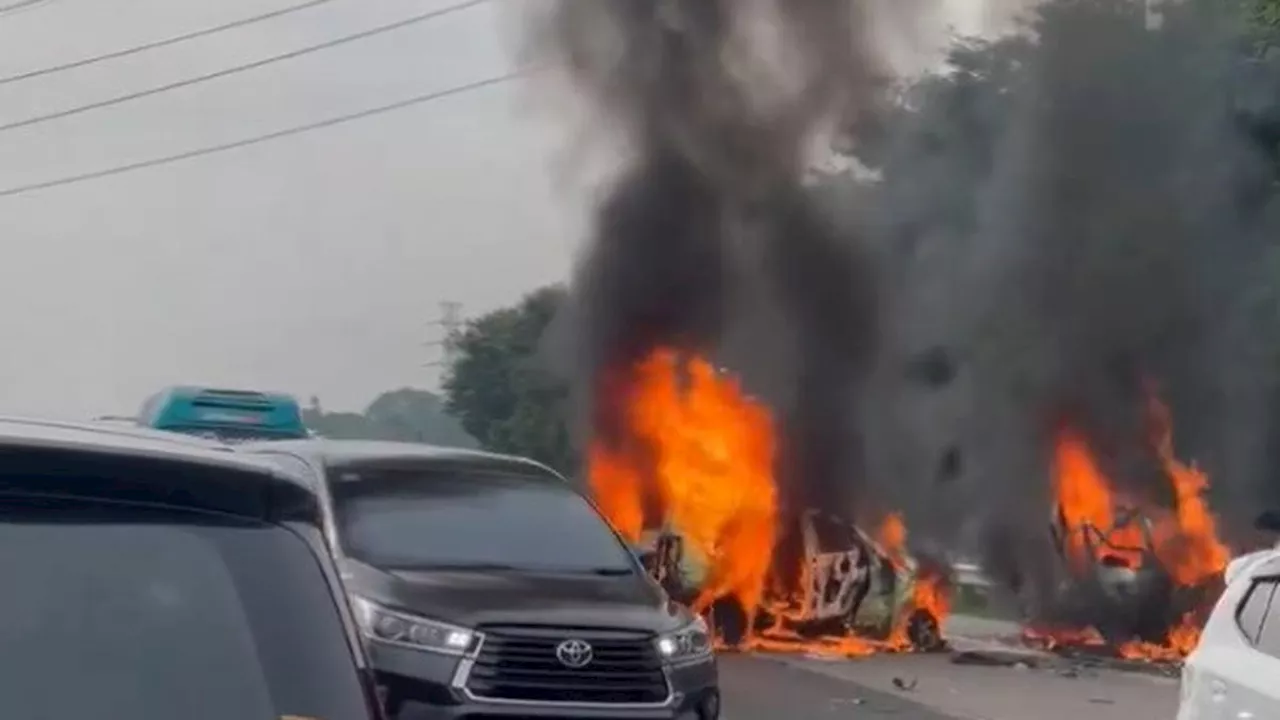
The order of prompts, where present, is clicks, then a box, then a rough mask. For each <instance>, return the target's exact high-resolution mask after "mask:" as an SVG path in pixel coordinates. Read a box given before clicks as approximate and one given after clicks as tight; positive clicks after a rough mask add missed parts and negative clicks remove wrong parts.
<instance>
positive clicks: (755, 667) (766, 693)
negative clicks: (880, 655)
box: [720, 655, 967, 720]
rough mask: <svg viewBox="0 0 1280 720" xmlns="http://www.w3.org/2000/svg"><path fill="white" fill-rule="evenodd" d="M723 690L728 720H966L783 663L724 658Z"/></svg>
mask: <svg viewBox="0 0 1280 720" xmlns="http://www.w3.org/2000/svg"><path fill="white" fill-rule="evenodd" d="M859 662H874V661H859ZM720 689H721V691H722V692H723V693H724V713H723V718H724V720H826V719H828V718H831V719H832V720H834V719H835V718H842V719H847V718H851V717H856V718H889V717H892V718H896V720H967V718H961V717H958V716H953V715H944V714H942V713H940V712H938V711H936V710H931V709H929V707H928V706H925V705H921V704H919V703H915V702H913V701H911V700H909V699H906V698H905V697H902V696H900V695H899V694H897V693H893V692H887V691H879V690H873V689H871V688H867V687H864V686H862V685H859V684H856V683H853V682H850V681H847V680H841V679H838V678H835V677H831V676H829V675H826V674H823V673H818V672H813V671H811V670H808V669H805V668H803V667H801V666H799V665H796V664H793V663H791V662H786V661H783V660H782V659H779V658H759V657H750V656H744V655H723V656H721V659H720Z"/></svg>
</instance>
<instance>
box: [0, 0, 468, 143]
mask: <svg viewBox="0 0 1280 720" xmlns="http://www.w3.org/2000/svg"><path fill="white" fill-rule="evenodd" d="M486 2H489V0H467V1H466V2H460V3H458V4H456V5H450V6H449V7H445V8H440V9H438V10H432V11H430V12H425V13H420V14H418V15H414V16H412V17H409V18H406V19H404V20H398V21H396V22H393V23H388V24H386V25H379V26H377V27H374V28H370V29H368V30H362V31H360V32H358V33H353V34H351V35H343V36H342V37H338V38H334V39H332V40H328V41H325V42H322V43H319V44H317V45H309V46H307V47H304V48H299V49H297V50H291V51H289V52H287V53H281V54H279V55H272V56H271V57H266V58H262V59H261V60H255V61H253V62H250V63H245V64H243V65H235V66H232V67H229V68H223V69H222V70H217V71H215V72H211V73H206V74H204V75H197V76H194V77H189V78H186V79H184V80H178V81H176V82H171V83H168V84H165V85H157V86H155V87H152V88H147V89H146V90H139V91H137V92H131V93H128V94H126V95H117V96H116V97H113V98H107V99H106V100H100V101H98V102H94V103H89V104H87V105H77V106H75V107H71V108H67V109H66V110H58V111H56V112H51V113H47V114H45V115H36V116H34V117H29V118H26V119H23V120H15V121H13V122H8V123H4V124H0V132H5V131H7V130H16V129H18V128H23V127H28V126H30V125H37V124H39V123H44V122H49V121H50V120H60V119H62V118H66V117H71V116H73V115H80V114H82V113H87V112H89V111H91V110H101V109H102V108H106V107H112V106H113V105H120V104H123V103H127V102H130V101H133V100H138V99H140V98H144V97H150V96H151V95H159V94H160V93H165V92H169V91H171V90H177V89H179V88H184V87H189V86H191V85H198V84H200V83H204V82H209V81H210V80H217V79H218V78H224V77H227V76H229V75H236V74H239V73H242V72H247V71H249V70H256V69H258V68H260V67H264V66H267V65H272V64H274V63H278V62H283V61H285V60H292V59H294V58H297V57H302V56H303V55H309V54H311V53H314V52H319V51H321V50H328V49H330V48H334V47H338V46H339V45H345V44H347V43H349V42H355V41H356V40H363V39H365V38H369V37H373V36H375V35H381V34H382V33H385V32H390V31H392V30H399V29H401V28H405V27H409V26H410V25H416V24H418V23H422V22H426V21H428V20H434V19H436V18H438V17H441V16H444V15H448V14H450V13H455V12H458V11H460V10H466V9H467V8H472V7H475V6H477V5H481V4H483V3H486Z"/></svg>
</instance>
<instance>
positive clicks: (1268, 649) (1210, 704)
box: [1178, 513, 1280, 720]
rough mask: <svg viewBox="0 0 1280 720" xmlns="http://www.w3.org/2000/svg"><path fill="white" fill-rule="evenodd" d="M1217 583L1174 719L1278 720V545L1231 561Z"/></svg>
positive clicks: (1263, 520)
mask: <svg viewBox="0 0 1280 720" xmlns="http://www.w3.org/2000/svg"><path fill="white" fill-rule="evenodd" d="M1267 515H1270V513H1268V514H1267ZM1277 521H1280V518H1276V517H1272V518H1271V519H1270V522H1269V521H1268V520H1267V519H1266V516H1265V515H1264V518H1260V519H1259V527H1262V528H1265V529H1268V530H1272V531H1274V530H1276V529H1280V522H1277ZM1272 524H1274V525H1276V526H1277V527H1269V525H1272ZM1223 579H1224V580H1225V584H1226V590H1225V591H1224V592H1223V593H1222V596H1221V597H1220V598H1219V599H1218V603H1217V605H1216V606H1215V607H1214V608H1213V613H1212V614H1211V615H1210V616H1209V621H1208V622H1207V623H1206V624H1205V628H1204V633H1203V634H1202V635H1201V636H1200V642H1199V644H1198V645H1197V646H1196V649H1195V651H1194V652H1192V653H1191V655H1190V656H1188V657H1187V659H1186V662H1185V663H1184V664H1183V667H1182V689H1181V695H1180V698H1179V703H1178V720H1263V719H1264V718H1280V682H1277V678H1280V593H1276V588H1277V587H1280V545H1277V546H1276V547H1274V548H1271V549H1268V550H1260V551H1258V552H1254V553H1250V554H1248V555H1243V556H1241V557H1238V558H1236V559H1235V560H1232V561H1231V564H1230V565H1228V566H1227V569H1226V573H1225V575H1224V578H1223ZM1273 595H1275V596H1276V597H1275V598H1274V601H1273V597H1272V596H1273Z"/></svg>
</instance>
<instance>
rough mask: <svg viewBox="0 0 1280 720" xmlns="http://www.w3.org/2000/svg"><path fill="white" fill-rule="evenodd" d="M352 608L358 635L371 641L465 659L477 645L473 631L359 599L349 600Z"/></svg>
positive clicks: (477, 641)
mask: <svg viewBox="0 0 1280 720" xmlns="http://www.w3.org/2000/svg"><path fill="white" fill-rule="evenodd" d="M351 608H352V610H353V611H354V612H355V616H356V623H358V624H359V625H360V631H361V632H363V633H364V635H365V637H368V638H370V639H372V640H380V641H382V642H389V643H395V644H397V645H408V646H410V647H413V648H416V649H418V650H426V651H428V652H435V653H442V654H445V655H465V654H467V653H468V652H471V651H472V650H474V649H475V648H476V646H477V645H478V644H479V642H480V633H477V632H475V631H474V630H468V629H467V628H464V627H458V626H457V625H450V624H448V623H443V622H440V621H438V620H430V619H427V618H424V617H419V616H417V615H409V614H406V613H402V612H397V611H395V610H390V609H388V608H385V607H383V606H381V605H379V604H378V603H375V602H373V601H372V600H367V599H365V598H362V597H357V596H352V597H351Z"/></svg>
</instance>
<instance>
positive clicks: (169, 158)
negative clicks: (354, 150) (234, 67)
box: [0, 72, 526, 198]
mask: <svg viewBox="0 0 1280 720" xmlns="http://www.w3.org/2000/svg"><path fill="white" fill-rule="evenodd" d="M525 74H526V73H524V72H512V73H507V74H505V75H498V76H495V77H490V78H486V79H484V80H477V81H475V82H470V83H467V84H466V85H457V86H455V87H451V88H446V89H444V90H437V91H435V92H430V93H426V94H424V95H415V96H413V97H410V98H406V99H404V100H400V101H398V102H394V103H391V104H389V105H380V106H378V107H373V108H368V109H366V110H361V111H359V112H354V113H349V114H346V115H338V116H335V117H330V118H326V119H324V120H319V121H317V122H311V123H307V124H306V125H295V126H294V127H290V128H285V129H283V130H276V131H275V132H270V133H267V134H265V135H255V136H253V137H248V138H243V139H240V140H233V141H231V142H226V143H222V144H219V145H207V146H205V147H202V148H196V149H194V150H187V151H186V152H181V153H176V154H174V155H165V156H162V157H158V158H152V159H150V160H142V161H139V162H135V163H130V164H128V165H117V166H115V167H109V168H105V169H102V170H94V171H91V172H86V173H80V174H78V175H68V176H65V177H61V178H57V179H54V180H45V181H42V182H35V183H29V184H27V185H17V186H14V187H10V188H5V189H3V190H0V198H3V197H11V196H13V195H21V194H23V193H27V192H32V191H35V190H44V189H47V188H53V187H59V186H62V185H71V184H73V183H79V182H85V181H87V180H97V179H99V178H105V177H110V176H112V175H121V174H124V173H128V172H133V171H134V170H143V169H145V168H152V167H157V166H160V165H169V164H172V163H176V162H181V161H183V160H190V159H192V158H198V157H203V156H205V155H213V154H215V153H220V152H226V151H228V150H235V149H238V148H243V147H248V146H250V145H260V144H262V143H265V142H270V141H272V140H279V139H281V138H286V137H291V136H293V135H301V134H303V133H308V132H311V131H312V130H320V129H323V128H328V127H333V126H334V125H342V124H345V123H349V122H353V121H356V120H363V119H364V118H368V117H373V116H375V115H384V114H386V113H390V112H393V111H396V110H403V109H405V108H409V107H413V106H415V105H422V104H424V103H428V102H431V101H433V100H440V99H443V98H446V97H450V96H453V95H461V94H462V93H466V92H471V91H472V90H479V89H481V88H485V87H489V86H491V85H498V84H500V83H504V82H507V81H509V80H514V79H516V78H518V77H522V76H523V75H525Z"/></svg>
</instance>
